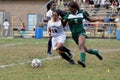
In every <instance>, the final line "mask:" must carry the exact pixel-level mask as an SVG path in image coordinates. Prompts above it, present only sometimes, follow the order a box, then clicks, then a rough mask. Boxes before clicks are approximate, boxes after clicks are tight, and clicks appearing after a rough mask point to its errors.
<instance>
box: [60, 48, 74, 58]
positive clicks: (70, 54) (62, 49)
mask: <svg viewBox="0 0 120 80" xmlns="http://www.w3.org/2000/svg"><path fill="white" fill-rule="evenodd" d="M60 50H61V51H64V52H67V54H68V55H69V57H70V58H72V57H73V54H72V52H71V50H70V49H68V48H66V47H65V46H62V47H61V48H60Z"/></svg>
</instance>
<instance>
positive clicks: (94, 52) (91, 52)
mask: <svg viewBox="0 0 120 80" xmlns="http://www.w3.org/2000/svg"><path fill="white" fill-rule="evenodd" d="M89 53H90V54H95V55H96V54H98V51H97V50H93V49H90V51H89Z"/></svg>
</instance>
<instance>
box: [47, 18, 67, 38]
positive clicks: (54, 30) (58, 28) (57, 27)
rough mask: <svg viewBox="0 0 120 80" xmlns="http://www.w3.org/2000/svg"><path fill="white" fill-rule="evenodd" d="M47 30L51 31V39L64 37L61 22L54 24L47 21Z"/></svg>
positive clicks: (51, 21)
mask: <svg viewBox="0 0 120 80" xmlns="http://www.w3.org/2000/svg"><path fill="white" fill-rule="evenodd" d="M47 26H48V28H50V29H51V36H52V37H57V36H60V35H65V33H64V31H63V26H62V23H61V20H58V21H56V22H53V20H52V19H51V20H49V21H48V25H47Z"/></svg>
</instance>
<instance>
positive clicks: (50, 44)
mask: <svg viewBox="0 0 120 80" xmlns="http://www.w3.org/2000/svg"><path fill="white" fill-rule="evenodd" d="M51 48H52V40H51V38H50V39H49V41H48V50H47V54H48V55H51V54H52V53H51Z"/></svg>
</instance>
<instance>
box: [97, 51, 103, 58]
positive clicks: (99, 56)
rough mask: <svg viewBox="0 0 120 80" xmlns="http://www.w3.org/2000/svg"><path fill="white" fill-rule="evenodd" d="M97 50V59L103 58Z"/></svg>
mask: <svg viewBox="0 0 120 80" xmlns="http://www.w3.org/2000/svg"><path fill="white" fill-rule="evenodd" d="M97 52H98V54H96V56H97V57H98V59H100V60H103V57H102V55H101V53H100V52H99V51H98V50H97Z"/></svg>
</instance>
